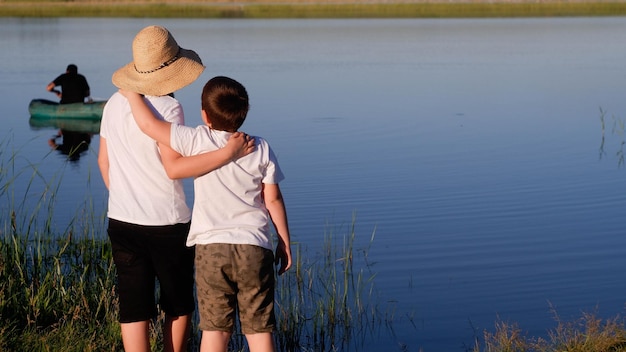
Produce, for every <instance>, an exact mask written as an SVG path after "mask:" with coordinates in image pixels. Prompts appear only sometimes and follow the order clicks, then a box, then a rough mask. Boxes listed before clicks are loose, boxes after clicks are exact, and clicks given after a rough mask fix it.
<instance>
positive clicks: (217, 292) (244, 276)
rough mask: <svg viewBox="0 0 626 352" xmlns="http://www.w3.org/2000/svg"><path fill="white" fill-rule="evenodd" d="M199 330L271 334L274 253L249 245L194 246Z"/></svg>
mask: <svg viewBox="0 0 626 352" xmlns="http://www.w3.org/2000/svg"><path fill="white" fill-rule="evenodd" d="M195 263H196V289H197V296H198V311H199V313H200V324H199V328H200V329H201V330H204V331H229V332H232V331H233V328H234V324H235V314H236V311H239V322H240V324H241V331H242V332H243V333H244V334H255V333H265V332H271V331H273V330H274V327H275V325H276V318H275V316H274V253H273V252H272V251H271V250H269V249H265V248H262V247H258V246H253V245H242V244H222V243H218V244H208V245H196V259H195Z"/></svg>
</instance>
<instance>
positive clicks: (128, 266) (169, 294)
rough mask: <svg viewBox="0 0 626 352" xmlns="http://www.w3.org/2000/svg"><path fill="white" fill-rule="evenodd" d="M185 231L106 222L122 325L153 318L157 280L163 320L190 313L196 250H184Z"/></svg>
mask: <svg viewBox="0 0 626 352" xmlns="http://www.w3.org/2000/svg"><path fill="white" fill-rule="evenodd" d="M189 225H190V224H189V223H186V224H176V225H169V226H142V225H135V224H130V223H126V222H122V221H118V220H114V219H109V228H108V231H107V232H108V234H109V239H110V240H111V247H112V249H113V261H114V262H115V267H116V270H117V292H118V294H119V300H120V322H121V323H132V322H137V321H144V320H149V319H152V318H154V317H155V316H156V313H157V308H156V302H157V297H156V296H155V294H156V290H155V287H156V286H155V285H156V283H155V278H156V279H158V282H159V292H158V301H159V304H160V306H161V309H162V310H163V311H164V312H165V314H167V315H170V316H175V317H176V316H183V315H187V314H190V313H191V312H193V311H194V309H195V301H194V278H193V271H194V268H193V264H194V263H193V262H194V248H193V247H187V246H186V244H185V243H186V241H187V234H188V233H189Z"/></svg>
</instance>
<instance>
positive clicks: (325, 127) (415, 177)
mask: <svg viewBox="0 0 626 352" xmlns="http://www.w3.org/2000/svg"><path fill="white" fill-rule="evenodd" d="M150 24H160V25H164V26H166V27H168V28H169V29H170V30H171V31H172V32H173V34H174V36H175V37H176V38H177V40H178V42H179V44H180V45H181V46H183V47H185V48H192V49H194V50H196V51H197V52H198V53H199V54H200V56H201V57H202V58H203V60H204V62H205V64H206V66H207V70H206V71H205V73H204V75H203V76H202V78H201V79H200V80H199V81H198V82H196V83H194V84H193V85H191V86H189V87H187V88H185V89H183V90H181V91H180V92H179V93H178V94H177V98H179V100H181V102H182V103H183V105H184V106H185V109H186V112H187V122H188V124H190V125H196V124H199V123H200V118H199V113H198V112H199V109H200V107H199V95H200V91H201V87H202V85H203V84H204V82H205V81H206V80H208V79H209V78H210V77H212V76H214V75H218V74H219V75H228V76H231V77H233V78H236V79H237V80H239V81H241V82H242V83H243V84H244V85H246V87H247V88H248V91H249V93H250V96H251V100H252V110H251V113H250V115H249V117H248V120H247V121H246V123H245V125H244V129H245V130H246V131H247V132H249V133H252V134H258V135H261V136H264V137H266V138H267V139H268V140H269V141H270V143H271V144H272V146H273V147H274V149H275V150H276V152H277V154H278V157H279V160H280V162H281V167H282V168H283V170H284V172H285V174H286V176H287V179H286V180H285V182H284V183H283V184H282V188H283V192H284V194H285V197H286V201H287V206H288V212H289V218H290V224H291V228H292V233H293V239H294V240H295V241H298V242H300V243H302V244H303V245H305V246H306V247H307V248H308V250H309V253H311V254H315V253H316V252H317V251H318V250H319V247H320V245H321V244H322V242H323V238H324V234H325V233H327V232H328V231H338V232H339V233H342V231H344V230H345V229H348V228H349V227H350V226H351V223H352V219H353V217H354V218H355V219H356V222H355V229H356V234H357V242H358V243H357V246H358V247H359V248H360V249H361V248H364V247H366V246H367V245H368V244H369V242H370V238H371V235H372V233H374V232H375V237H374V242H373V244H372V247H371V248H370V250H369V252H368V261H369V262H370V263H371V264H372V265H371V268H370V269H371V270H372V271H373V272H375V273H376V277H375V290H376V297H377V298H376V302H374V304H375V305H377V306H378V307H379V309H380V311H381V312H382V313H381V314H383V315H387V316H393V318H392V319H391V320H392V325H393V334H395V335H393V336H392V334H390V333H389V331H387V329H382V330H383V331H382V332H380V334H377V335H376V336H374V337H372V338H371V340H372V341H368V342H367V344H366V345H365V346H367V347H363V346H362V347H359V348H358V350H363V351H366V350H367V351H381V350H401V349H403V348H404V350H408V351H418V350H419V349H420V348H423V350H424V351H425V352H430V351H435V352H438V351H463V350H464V347H467V346H471V345H472V343H473V341H474V337H475V336H482V331H483V330H484V329H488V330H491V331H493V325H494V322H495V321H496V320H497V319H498V318H499V319H502V320H505V321H514V322H518V323H519V325H520V327H521V328H522V329H523V330H525V331H527V332H528V334H529V335H534V336H545V332H546V330H547V329H550V328H554V327H555V324H556V323H555V321H554V312H553V310H554V311H556V313H557V314H558V315H559V316H560V318H561V319H563V320H568V319H575V318H578V317H580V314H581V312H583V311H593V310H597V312H598V315H599V316H602V317H613V316H615V315H617V314H622V313H624V311H623V310H624V303H625V302H626V296H625V294H626V274H625V271H624V268H626V255H624V252H625V249H624V248H626V236H624V234H625V231H624V221H623V216H624V209H626V193H625V192H624V184H625V181H626V169H624V168H623V167H621V166H620V159H619V152H620V151H621V148H622V146H621V143H622V142H623V140H624V137H623V134H621V132H623V130H622V129H620V128H617V129H614V128H613V126H614V121H617V122H620V121H623V119H625V118H626V99H624V94H625V91H626V88H625V82H626V79H625V78H626V47H625V46H624V43H625V42H626V18H594V19H588V18H576V19H502V20H500V19H490V20H293V21H292V20H271V21H256V20H149V19H144V20H141V19H139V20H138V19H132V20H127V19H89V20H87V19H6V18H5V19H0V33H2V35H0V48H2V50H0V62H2V65H0V79H1V81H2V85H0V106H1V107H2V108H1V110H0V117H1V119H2V121H3V125H4V128H3V130H4V134H5V135H6V137H5V140H6V142H5V143H7V144H5V145H4V148H3V150H4V151H3V155H4V156H5V157H6V155H7V154H9V155H13V154H11V153H15V154H16V155H19V157H18V158H16V161H15V169H16V170H22V169H23V168H24V167H25V165H28V164H29V163H32V164H35V165H36V166H37V167H38V170H39V171H40V173H41V174H40V175H35V176H34V179H37V180H44V182H52V181H53V180H61V181H57V182H60V186H59V190H58V192H57V193H55V196H56V203H55V204H57V206H55V209H54V220H55V224H54V226H56V227H58V228H60V229H62V228H64V227H65V226H67V224H68V222H69V220H70V219H72V218H73V217H74V216H75V215H76V214H81V212H82V211H83V210H84V208H85V207H86V206H87V207H93V208H94V209H96V211H103V209H104V206H105V200H106V192H105V189H104V186H103V184H102V181H101V179H100V175H99V172H98V169H97V165H96V155H97V150H98V138H97V136H96V137H94V140H93V142H92V144H91V148H90V151H89V152H88V153H87V154H86V155H83V157H82V158H81V159H80V160H79V161H78V162H77V163H73V164H67V163H64V162H63V157H62V156H60V155H58V154H57V153H51V151H50V148H49V147H48V145H47V140H48V139H49V138H50V136H51V135H52V134H53V133H55V130H54V129H53V128H34V127H31V126H30V125H29V123H28V111H27V106H28V102H29V101H30V100H31V99H33V98H50V99H51V98H54V96H53V95H52V94H51V93H48V92H46V91H45V86H46V85H47V83H48V82H50V81H51V80H52V79H53V78H55V77H56V76H57V75H58V74H59V73H61V72H62V71H63V70H64V69H65V67H66V66H67V64H68V63H70V62H73V63H75V64H77V65H78V67H79V71H80V72H81V73H83V74H85V75H86V76H87V78H88V80H89V82H90V84H91V87H92V95H93V96H94V97H100V98H107V97H108V96H110V95H111V94H112V93H113V92H114V91H115V88H114V87H113V85H112V84H111V81H110V77H111V74H112V72H113V71H114V70H115V69H117V68H118V67H120V66H121V65H123V64H125V63H127V62H129V61H130V59H131V52H130V45H131V41H132V38H133V37H134V35H135V34H136V32H137V31H139V30H140V29H141V28H143V27H144V26H146V25H150ZM601 110H603V111H605V113H606V114H605V118H604V122H605V126H606V127H605V132H604V143H603V139H602V137H603V134H602V123H601V119H600V116H601V112H600V111H601ZM618 127H619V126H618ZM31 173H32V172H31ZM31 173H29V172H23V173H21V174H20V177H19V179H18V180H19V181H16V182H17V183H18V186H16V188H17V191H16V194H17V195H16V197H15V198H16V199H17V200H21V198H20V196H22V197H23V195H20V194H19V191H20V189H24V190H25V189H26V187H27V185H29V184H32V183H31V182H28V181H29V180H30V179H31ZM21 182H23V183H24V185H21ZM52 183H53V182H52ZM32 187H33V188H35V189H36V188H37V187H39V186H32ZM48 196H49V195H46V197H48ZM38 197H39V194H37V193H33V191H32V190H31V191H30V193H28V195H27V196H26V198H27V200H26V201H27V202H31V203H29V204H36V202H37V201H38V199H39V198H38ZM2 199H3V202H5V203H6V202H9V201H8V200H6V199H9V198H8V197H5V196H3V198H2ZM88 199H93V201H89V202H88V203H85V201H86V200H88ZM0 207H1V208H2V209H5V208H7V207H8V208H10V207H11V204H0ZM344 232H345V231H344Z"/></svg>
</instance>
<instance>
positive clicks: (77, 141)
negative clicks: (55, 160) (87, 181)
mask: <svg viewBox="0 0 626 352" xmlns="http://www.w3.org/2000/svg"><path fill="white" fill-rule="evenodd" d="M59 140H60V142H61V143H60V144H59ZM90 143H91V134H89V133H84V132H75V131H69V130H59V132H58V134H57V135H56V136H54V137H52V138H50V139H49V140H48V145H49V146H50V147H51V148H52V149H55V150H57V151H59V152H60V153H61V154H63V155H67V159H68V160H69V161H78V159H80V156H81V154H82V153H84V152H86V151H87V150H89V144H90Z"/></svg>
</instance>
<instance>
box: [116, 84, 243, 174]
mask: <svg viewBox="0 0 626 352" xmlns="http://www.w3.org/2000/svg"><path fill="white" fill-rule="evenodd" d="M119 92H120V93H121V94H122V95H123V96H125V97H126V99H127V100H128V103H129V104H130V108H131V111H132V115H133V118H134V119H135V122H136V123H137V126H139V129H141V131H142V132H143V133H145V134H146V135H148V136H149V137H150V138H152V139H154V140H156V141H157V142H158V143H159V144H160V149H161V156H162V158H161V160H162V161H163V166H164V167H165V172H166V173H167V176H168V177H169V178H171V179H181V178H187V177H198V176H202V175H204V174H206V173H209V172H211V171H213V170H215V169H218V168H220V167H222V166H224V165H226V164H227V163H229V162H231V161H232V160H235V159H238V158H240V157H242V156H245V155H248V154H250V153H252V152H253V151H254V140H253V139H252V138H249V137H248V136H247V135H245V134H243V133H240V132H237V133H235V134H234V135H233V136H231V138H230V139H229V140H228V143H227V144H226V146H225V147H224V148H221V149H218V150H215V151H212V152H207V153H202V154H198V155H192V156H182V155H180V154H178V153H177V152H176V151H174V150H173V149H172V148H171V129H172V124H171V123H169V122H167V121H163V120H160V119H158V118H157V117H156V116H155V115H154V112H153V111H152V110H151V109H150V107H149V106H148V104H146V102H145V100H144V97H143V96H141V95H140V94H138V93H135V92H130V91H126V90H123V89H120V91H119Z"/></svg>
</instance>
